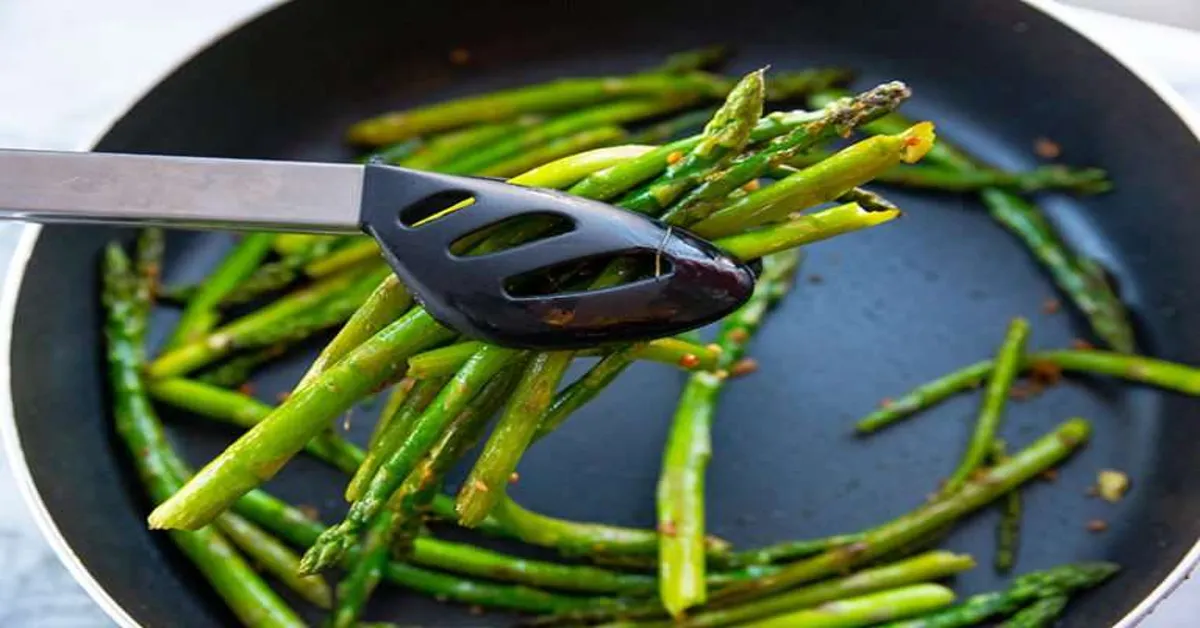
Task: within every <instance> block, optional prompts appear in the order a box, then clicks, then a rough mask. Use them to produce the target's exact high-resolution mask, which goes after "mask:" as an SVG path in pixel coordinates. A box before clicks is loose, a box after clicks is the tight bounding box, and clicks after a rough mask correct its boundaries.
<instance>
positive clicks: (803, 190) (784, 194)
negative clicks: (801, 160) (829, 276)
mask: <svg viewBox="0 0 1200 628" xmlns="http://www.w3.org/2000/svg"><path fill="white" fill-rule="evenodd" d="M933 142H934V134H933V125H931V124H929V123H919V124H917V125H914V126H913V127H911V128H909V129H907V130H906V131H904V132H903V133H900V134H896V135H877V136H874V137H871V138H868V139H866V140H863V141H861V142H858V143H857V144H854V145H852V146H850V147H848V148H845V149H843V150H841V151H839V152H837V153H835V154H834V155H833V156H832V157H830V158H829V159H827V160H825V161H823V162H821V163H819V164H817V165H814V166H810V167H809V168H806V169H804V170H801V171H800V172H797V173H796V174H793V175H791V176H789V177H787V178H785V179H782V180H780V181H777V182H776V183H774V184H772V185H769V186H767V187H764V188H762V189H759V190H758V191H756V192H753V193H751V194H748V195H747V196H745V197H743V198H741V199H738V200H736V201H734V202H733V203H731V204H729V205H727V206H725V207H724V208H722V209H720V210H718V211H716V212H714V213H712V214H711V215H710V216H708V217H707V218H704V219H703V220H701V221H700V222H698V223H696V224H694V225H692V227H691V228H692V229H693V230H694V231H695V232H696V233H698V234H700V235H703V236H706V237H720V236H727V235H731V234H733V233H736V232H737V231H740V230H741V229H744V228H746V227H752V226H755V225H760V224H764V223H767V222H773V221H776V220H780V219H782V218H785V217H786V216H787V215H788V214H790V213H792V212H795V211H799V210H801V209H805V208H808V207H812V206H814V205H816V204H818V203H822V202H826V201H830V200H833V199H835V198H837V197H838V196H840V195H842V194H844V193H845V192H847V191H849V190H852V189H854V188H855V187H857V186H859V185H862V184H863V183H867V182H869V181H870V180H871V179H873V178H875V176H876V175H877V174H879V173H880V172H883V171H884V170H887V169H888V168H891V167H892V166H894V165H896V164H897V163H900V162H905V163H914V162H916V161H919V160H920V159H921V157H923V156H924V155H925V153H926V152H927V151H928V150H929V148H930V147H931V146H932V145H933ZM685 202H686V201H685Z"/></svg>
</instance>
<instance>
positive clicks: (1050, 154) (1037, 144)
mask: <svg viewBox="0 0 1200 628" xmlns="http://www.w3.org/2000/svg"><path fill="white" fill-rule="evenodd" d="M1033 152H1034V154H1035V155H1037V156H1038V157H1041V158H1042V159H1058V158H1059V157H1060V156H1062V147H1061V146H1059V145H1058V143H1057V142H1055V141H1054V140H1051V139H1050V138H1047V137H1039V138H1037V139H1036V140H1034V141H1033Z"/></svg>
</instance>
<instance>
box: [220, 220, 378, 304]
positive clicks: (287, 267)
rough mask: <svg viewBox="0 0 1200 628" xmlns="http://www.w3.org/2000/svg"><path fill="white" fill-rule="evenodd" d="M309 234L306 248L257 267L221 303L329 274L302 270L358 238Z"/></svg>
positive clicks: (252, 297) (247, 299)
mask: <svg viewBox="0 0 1200 628" xmlns="http://www.w3.org/2000/svg"><path fill="white" fill-rule="evenodd" d="M310 237H311V238H312V240H311V241H310V242H309V245H308V246H307V247H306V248H302V249H300V250H298V251H296V252H294V253H289V254H287V255H284V256H282V257H281V259H279V260H277V261H274V262H269V263H266V264H263V265H262V266H259V267H258V269H257V270H255V271H254V273H253V274H252V275H250V276H249V277H247V278H246V279H245V280H243V281H242V282H241V283H240V284H238V286H237V288H235V289H234V290H232V291H231V292H230V293H229V294H227V295H226V296H225V298H224V299H223V300H222V301H221V305H223V306H229V305H237V304H239V303H247V302H250V301H253V300H255V299H258V298H260V297H262V296H263V295H265V294H269V293H271V292H276V291H278V290H282V289H284V288H287V287H288V286H290V285H292V284H293V283H295V282H296V281H297V280H299V279H302V278H304V277H311V278H320V277H322V276H327V275H328V274H330V273H326V274H325V275H316V274H313V275H306V274H305V273H304V269H305V268H306V267H307V266H308V265H309V264H312V263H313V262H315V261H316V260H319V259H321V258H323V257H326V256H330V255H339V251H340V250H341V249H343V248H345V247H347V246H349V245H350V244H352V243H353V242H355V241H356V240H359V239H361V238H357V237H355V236H344V235H342V236H324V235H313V236H310ZM343 268H344V267H343Z"/></svg>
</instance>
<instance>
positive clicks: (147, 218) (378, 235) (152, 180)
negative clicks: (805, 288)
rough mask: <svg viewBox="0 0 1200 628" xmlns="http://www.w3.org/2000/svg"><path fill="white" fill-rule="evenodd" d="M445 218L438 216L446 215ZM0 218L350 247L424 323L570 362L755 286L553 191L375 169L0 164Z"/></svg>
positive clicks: (102, 161)
mask: <svg viewBox="0 0 1200 628" xmlns="http://www.w3.org/2000/svg"><path fill="white" fill-rule="evenodd" d="M452 208H453V210H452V211H444V210H447V209H452ZM525 216H542V217H553V218H554V219H556V220H557V221H558V222H559V224H561V225H565V228H560V229H558V230H556V231H555V232H554V233H553V234H551V235H548V236H545V237H542V238H541V239H534V240H533V241H531V242H526V243H524V244H518V245H516V246H513V247H510V248H507V249H502V250H496V251H492V252H489V253H484V254H480V255H466V254H462V253H459V252H456V251H454V250H452V245H454V243H456V242H459V241H461V240H463V239H464V238H467V237H470V236H471V235H472V234H476V233H479V232H480V231H481V230H484V229H488V228H490V227H492V226H495V225H498V224H500V223H503V222H505V221H508V220H510V219H514V218H520V217H525ZM0 217H4V218H10V219H18V220H31V221H35V222H99V223H127V224H154V225H164V226H174V227H194V228H217V229H263V230H299V231H316V232H330V233H338V232H353V231H358V230H362V231H365V232H366V233H368V234H370V235H371V236H372V237H374V238H375V240H376V241H377V242H378V243H379V245H380V248H381V249H382V250H383V252H384V256H385V257H386V258H387V261H388V263H389V264H390V265H391V267H392V268H393V270H394V271H395V272H396V274H397V275H398V276H399V277H400V278H401V279H402V280H403V281H404V283H405V284H406V285H407V286H408V288H409V289H410V290H411V291H412V292H413V294H414V295H415V296H416V298H417V299H418V300H419V301H420V302H421V304H422V305H423V306H424V307H425V309H426V310H427V311H428V312H429V314H430V315H431V316H433V317H434V318H435V319H436V320H438V321H439V322H441V323H442V324H444V325H446V326H448V327H451V328H453V329H455V330H457V331H458V332H460V333H462V334H464V335H466V336H470V337H473V338H478V339H481V340H486V341H488V342H492V343H495V344H499V345H504V346H510V347H520V348H535V349H566V348H576V347H581V346H585V345H594V344H603V343H608V342H631V341H637V340H644V339H649V338H654V337H659V336H664V335H669V334H673V333H678V332H681V331H686V330H688V329H693V328H696V327H700V326H702V325H705V324H707V323H710V322H713V321H715V320H717V319H719V318H721V317H722V316H724V315H726V314H728V313H729V312H731V311H733V310H734V309H735V308H736V307H738V306H739V305H741V304H742V303H743V302H745V300H746V299H747V298H748V297H749V296H750V293H751V291H752V290H753V286H754V275H753V273H752V272H751V270H750V269H749V268H748V267H747V266H745V265H744V264H741V263H739V262H737V261H735V260H733V259H731V258H729V257H728V256H726V255H724V254H723V253H722V252H721V251H720V250H718V249H717V248H716V247H715V246H713V245H712V244H710V243H708V242H706V241H704V240H702V239H700V238H698V237H695V236H693V235H691V234H689V233H687V232H685V231H682V230H679V229H672V228H670V227H667V226H665V225H663V224H662V223H660V222H658V221H655V220H652V219H650V218H647V217H645V216H641V215H637V214H633V213H630V212H626V211H623V210H620V209H617V208H615V207H612V206H610V205H606V204H604V203H600V202H596V201H590V200H586V199H582V198H579V197H575V196H571V195H569V194H564V193H561V192H557V191H552V190H543V189H536V188H526V187H518V186H514V185H510V184H507V183H503V182H499V181H494V180H489V179H480V178H472V177H458V176H449V175H441V174H433V173H427V172H421V171H416V170H409V169H404V168H398V167H394V166H387V165H380V164H367V165H355V164H328V163H308V162H287V161H261V160H243V159H213V158H203V157H168V156H156V155H125V154H113V153H80V152H48V151H23V150H0ZM618 256H641V258H642V259H647V258H648V259H653V260H654V267H655V272H653V273H650V274H649V275H648V276H646V277H643V278H640V279H635V280H634V281H631V282H628V283H623V284H618V285H614V286H611V287H605V288H595V289H592V288H588V287H584V288H574V289H572V290H566V291H563V290H559V291H551V292H549V293H544V292H539V293H536V294H524V293H521V292H519V291H516V290H513V289H512V288H511V284H512V282H513V280H515V279H517V278H520V277H523V276H528V275H529V274H531V273H536V272H538V271H542V270H545V269H549V268H560V267H563V266H564V265H566V264H569V263H571V262H586V261H589V260H598V259H601V260H602V259H615V258H616V257H618Z"/></svg>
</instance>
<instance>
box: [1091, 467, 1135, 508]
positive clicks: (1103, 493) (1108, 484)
mask: <svg viewBox="0 0 1200 628" xmlns="http://www.w3.org/2000/svg"><path fill="white" fill-rule="evenodd" d="M1127 490H1129V476H1128V475H1125V474H1124V473H1122V472H1120V471H1115V470H1113V469H1101V471H1100V473H1098V474H1096V492H1097V493H1098V494H1099V495H1100V497H1102V498H1104V501H1106V502H1109V503H1112V504H1115V503H1117V502H1119V501H1121V498H1122V497H1124V496H1125V491H1127Z"/></svg>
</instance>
